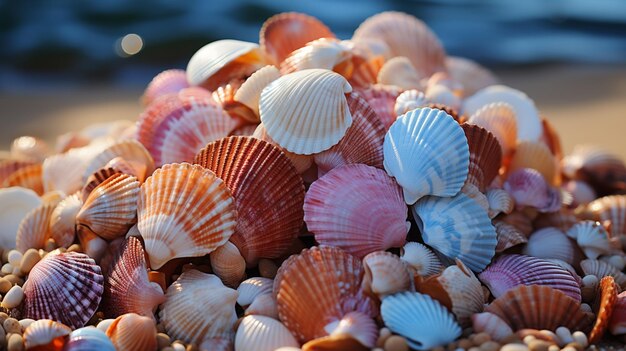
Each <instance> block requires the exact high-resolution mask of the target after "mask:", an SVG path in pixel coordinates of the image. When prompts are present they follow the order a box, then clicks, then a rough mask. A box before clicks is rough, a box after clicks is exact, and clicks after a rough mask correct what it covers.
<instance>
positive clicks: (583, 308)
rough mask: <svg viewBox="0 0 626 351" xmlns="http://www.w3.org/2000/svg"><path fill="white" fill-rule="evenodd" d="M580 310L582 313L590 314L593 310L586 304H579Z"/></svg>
mask: <svg viewBox="0 0 626 351" xmlns="http://www.w3.org/2000/svg"><path fill="white" fill-rule="evenodd" d="M580 309H581V310H583V312H590V313H591V312H592V311H593V310H592V309H591V306H589V304H587V303H581V304H580Z"/></svg>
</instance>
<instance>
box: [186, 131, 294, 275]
mask: <svg viewBox="0 0 626 351" xmlns="http://www.w3.org/2000/svg"><path fill="white" fill-rule="evenodd" d="M195 162H196V163H199V164H200V165H202V166H203V167H206V168H208V169H209V170H211V171H213V172H215V174H216V175H217V176H218V177H220V178H221V179H223V180H224V183H225V184H226V186H228V188H229V189H230V191H231V192H232V194H233V196H234V198H235V204H236V207H237V214H238V216H237V227H236V229H235V234H234V235H233V237H232V238H231V241H232V242H233V243H234V244H235V245H236V246H237V248H238V249H239V251H240V253H241V254H242V256H243V257H244V258H245V259H246V262H247V263H248V265H253V264H255V263H256V262H257V261H258V260H259V259H260V258H277V257H280V255H282V254H284V253H285V252H286V250H287V249H288V248H289V246H290V245H291V243H292V241H293V240H294V239H295V238H296V236H297V235H298V232H299V230H300V227H301V226H302V222H303V216H304V213H303V210H302V204H303V202H304V184H303V183H302V178H301V177H300V176H299V175H298V173H297V171H296V169H295V168H294V167H293V165H292V164H291V162H290V161H289V160H288V159H287V157H285V156H284V154H283V153H282V152H281V151H280V150H279V149H278V148H277V147H275V146H274V145H272V144H270V143H267V142H265V141H262V140H259V139H255V138H251V137H228V138H224V139H220V140H218V141H216V142H213V143H211V144H209V145H207V146H206V147H205V148H204V149H202V150H201V151H200V153H198V155H196V158H195ZM277 204H280V206H277Z"/></svg>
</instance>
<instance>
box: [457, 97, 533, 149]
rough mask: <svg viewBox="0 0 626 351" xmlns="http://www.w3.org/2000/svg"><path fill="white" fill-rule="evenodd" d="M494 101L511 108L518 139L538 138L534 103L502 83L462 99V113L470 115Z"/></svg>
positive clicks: (529, 139) (531, 139)
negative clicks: (515, 122) (513, 113)
mask: <svg viewBox="0 0 626 351" xmlns="http://www.w3.org/2000/svg"><path fill="white" fill-rule="evenodd" d="M494 102H504V103H506V104H508V105H510V106H511V107H512V108H513V111H514V112H515V117H516V121H517V139H518V140H522V141H524V140H527V141H537V140H539V138H540V137H541V135H542V133H543V126H542V125H541V119H540V118H539V112H538V111H537V108H536V107H535V103H534V102H533V101H532V100H531V99H530V98H529V97H528V96H527V95H526V94H524V93H523V92H521V91H519V90H516V89H513V88H510V87H507V86H504V85H492V86H489V87H486V88H484V89H481V90H479V91H478V92H476V94H474V95H472V96H470V97H468V98H467V99H465V100H464V101H463V113H464V114H466V115H470V116H471V115H473V114H474V113H476V112H477V111H478V110H479V109H481V108H482V107H483V106H485V105H487V104H490V103H494ZM503 149H504V148H503Z"/></svg>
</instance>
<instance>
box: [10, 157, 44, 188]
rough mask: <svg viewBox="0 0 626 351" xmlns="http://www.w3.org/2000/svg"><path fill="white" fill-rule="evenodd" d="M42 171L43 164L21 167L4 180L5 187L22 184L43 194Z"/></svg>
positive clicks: (23, 186)
mask: <svg viewBox="0 0 626 351" xmlns="http://www.w3.org/2000/svg"><path fill="white" fill-rule="evenodd" d="M42 172H43V170H42V166H41V164H34V165H30V166H24V167H21V168H20V169H18V170H16V171H15V172H13V173H11V174H10V175H9V176H8V177H7V178H6V179H5V180H4V184H3V187H5V188H10V187H12V186H21V187H22V188H27V189H31V190H33V191H34V192H36V193H37V194H38V195H42V194H43V192H44V190H43V179H42Z"/></svg>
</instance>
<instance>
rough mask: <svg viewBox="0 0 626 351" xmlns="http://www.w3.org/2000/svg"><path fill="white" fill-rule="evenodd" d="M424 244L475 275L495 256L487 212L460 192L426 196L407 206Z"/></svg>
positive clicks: (493, 239)
mask: <svg viewBox="0 0 626 351" xmlns="http://www.w3.org/2000/svg"><path fill="white" fill-rule="evenodd" d="M411 211H412V213H413V217H414V218H415V219H416V221H417V223H418V226H419V228H420V232H421V234H422V239H423V240H424V243H425V244H426V245H429V246H431V247H432V248H433V249H435V250H437V251H438V252H440V253H442V254H443V255H445V256H447V257H448V258H451V259H459V260H461V261H462V262H463V263H464V264H465V265H466V266H468V267H469V268H470V269H471V270H473V271H475V272H480V271H482V270H483V269H484V268H485V267H486V266H487V265H488V264H489V262H490V261H491V258H492V257H493V256H494V254H495V248H496V244H497V238H496V231H495V229H494V227H493V225H492V224H491V220H490V219H489V216H487V211H485V210H484V209H483V208H482V207H480V206H479V205H478V204H477V203H476V202H475V201H474V200H472V199H471V198H469V197H468V196H467V195H465V194H463V193H459V194H458V195H456V196H454V197H451V198H440V197H436V196H427V197H424V198H423V199H421V200H420V201H418V202H417V203H416V204H415V205H413V206H412V207H411Z"/></svg>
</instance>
